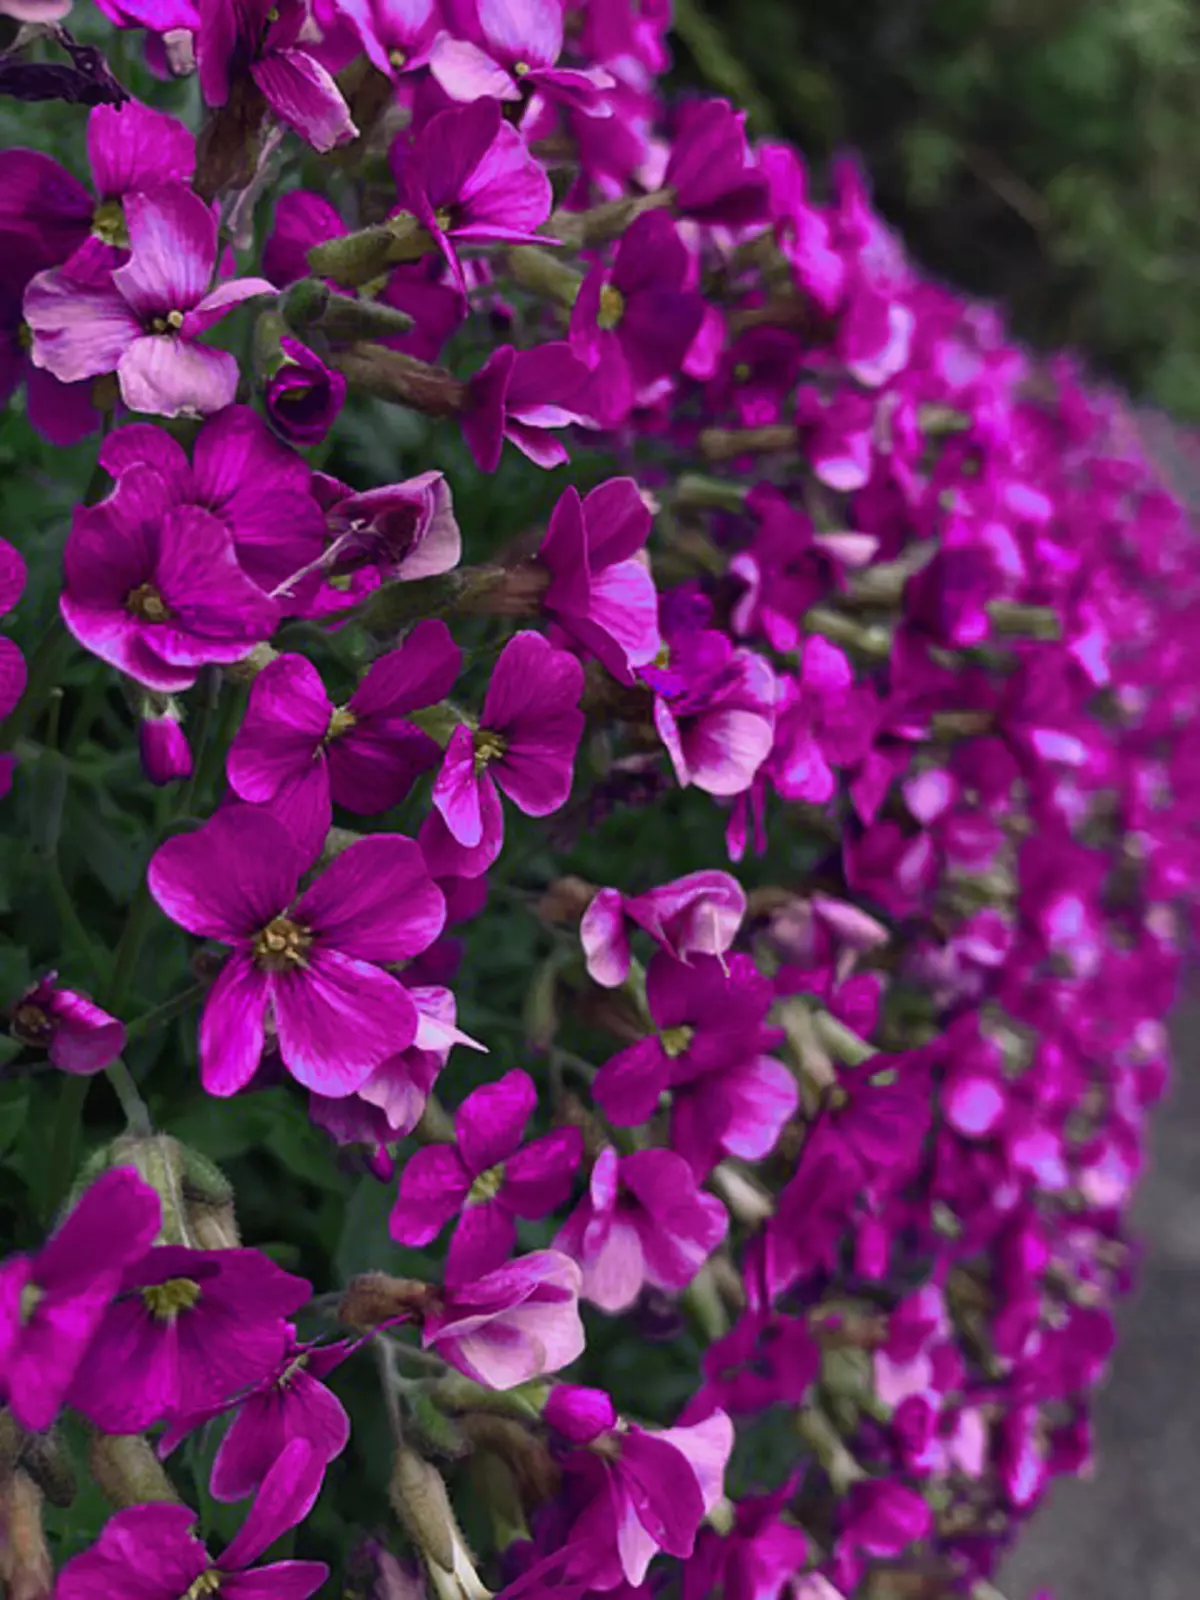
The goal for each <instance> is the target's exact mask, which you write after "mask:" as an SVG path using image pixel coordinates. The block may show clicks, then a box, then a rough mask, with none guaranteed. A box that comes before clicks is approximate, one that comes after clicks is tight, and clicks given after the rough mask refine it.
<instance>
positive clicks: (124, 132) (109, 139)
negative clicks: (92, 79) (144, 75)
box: [87, 100, 196, 199]
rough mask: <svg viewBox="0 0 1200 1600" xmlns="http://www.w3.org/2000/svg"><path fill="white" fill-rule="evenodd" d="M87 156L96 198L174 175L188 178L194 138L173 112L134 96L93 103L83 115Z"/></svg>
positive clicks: (184, 180)
mask: <svg viewBox="0 0 1200 1600" xmlns="http://www.w3.org/2000/svg"><path fill="white" fill-rule="evenodd" d="M87 143H88V160H89V162H90V163H91V167H92V181H93V182H94V183H95V185H96V193H97V194H98V195H99V196H100V197H101V199H119V198H120V197H121V196H122V195H126V194H128V193H130V191H132V190H135V189H153V188H157V187H158V186H159V185H160V184H163V183H168V182H170V181H172V180H177V181H179V182H182V183H190V182H191V178H192V173H193V172H194V171H195V168H196V140H195V138H194V137H193V135H192V133H191V130H190V129H188V128H186V127H184V125H183V123H182V122H180V121H179V120H178V118H176V117H172V116H168V115H167V113H166V112H165V111H156V110H154V108H153V107H152V106H146V105H142V103H141V101H139V100H129V101H127V102H126V103H125V104H124V105H123V106H97V107H96V108H95V109H94V110H93V111H92V112H91V114H90V115H89V117H88V130H87Z"/></svg>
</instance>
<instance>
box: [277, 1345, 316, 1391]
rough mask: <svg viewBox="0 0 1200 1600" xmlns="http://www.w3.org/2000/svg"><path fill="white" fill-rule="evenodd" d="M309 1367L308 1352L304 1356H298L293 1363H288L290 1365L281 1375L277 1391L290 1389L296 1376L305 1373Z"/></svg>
mask: <svg viewBox="0 0 1200 1600" xmlns="http://www.w3.org/2000/svg"><path fill="white" fill-rule="evenodd" d="M307 1365H308V1351H307V1350H306V1351H305V1352H304V1354H303V1355H299V1356H297V1357H296V1359H295V1360H294V1361H291V1362H289V1363H288V1365H287V1366H286V1367H285V1368H284V1369H283V1371H282V1372H281V1373H280V1374H279V1381H278V1383H276V1385H275V1387H276V1388H277V1389H287V1388H289V1387H290V1385H291V1382H292V1379H293V1378H294V1377H295V1376H296V1374H297V1373H298V1372H303V1371H304V1369H305V1367H306V1366H307Z"/></svg>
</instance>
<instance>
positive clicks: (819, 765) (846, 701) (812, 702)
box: [768, 634, 879, 805]
mask: <svg viewBox="0 0 1200 1600" xmlns="http://www.w3.org/2000/svg"><path fill="white" fill-rule="evenodd" d="M779 690H780V692H779V698H778V700H777V702H776V708H775V744H774V748H773V749H772V752H771V756H770V760H769V763H768V768H769V772H770V776H771V780H772V782H773V783H774V785H775V788H776V789H777V790H778V791H779V793H780V794H781V795H782V796H783V798H784V799H785V800H805V801H807V802H808V803H809V804H810V805H823V804H824V803H825V802H826V801H827V800H831V799H832V798H833V795H834V792H835V790H836V787H837V777H836V775H835V770H834V769H835V768H847V767H855V766H857V765H858V764H859V762H861V761H862V760H863V759H864V757H865V756H866V754H867V752H868V751H869V750H870V748H871V745H872V743H873V741H874V738H875V734H876V729H877V726H878V721H879V713H878V704H877V701H876V699H875V695H874V693H873V691H872V690H870V689H869V688H867V687H866V686H859V685H856V684H855V681H854V669H853V668H852V667H851V665H850V662H849V659H848V658H847V656H846V655H845V653H844V652H843V651H842V650H839V649H838V647H837V645H835V644H830V643H829V641H828V640H827V639H822V638H821V637H820V635H819V634H811V635H809V637H808V638H806V639H805V641H804V645H803V650H802V655H801V663H800V671H799V673H798V674H797V675H796V677H795V678H781V679H779Z"/></svg>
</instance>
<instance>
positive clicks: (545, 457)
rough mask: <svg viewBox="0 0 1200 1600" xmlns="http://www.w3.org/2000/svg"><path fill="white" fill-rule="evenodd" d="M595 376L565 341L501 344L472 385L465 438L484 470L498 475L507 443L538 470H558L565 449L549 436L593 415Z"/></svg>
mask: <svg viewBox="0 0 1200 1600" xmlns="http://www.w3.org/2000/svg"><path fill="white" fill-rule="evenodd" d="M591 384H592V377H591V374H590V373H589V372H588V369H587V368H586V367H585V366H584V364H583V362H582V361H580V359H579V358H578V356H577V355H576V354H575V352H574V351H573V350H572V349H571V346H570V345H569V344H567V343H566V341H565V340H563V341H556V342H553V343H550V344H540V345H535V346H534V348H533V349H532V350H514V349H513V347H512V346H511V345H507V344H505V345H501V346H500V348H499V349H498V350H496V351H494V352H493V353H492V355H490V356H489V357H488V359H487V361H486V363H485V364H484V365H483V366H482V367H481V368H480V369H479V371H478V372H477V373H476V374H475V376H474V377H473V378H472V379H471V382H470V396H471V404H470V407H469V409H468V410H467V412H466V413H465V414H464V416H463V417H462V419H461V422H462V431H463V438H464V439H465V440H466V441H467V448H468V449H469V450H470V452H471V455H472V456H473V457H474V459H475V465H476V466H477V467H478V468H479V470H480V471H481V472H495V470H496V468H497V467H498V466H499V465H500V456H501V453H502V452H503V450H504V441H505V439H507V440H508V441H509V443H510V444H513V445H515V446H516V447H517V449H518V450H519V451H520V452H521V454H522V455H524V456H527V457H528V458H529V460H530V461H532V462H533V463H534V465H535V466H538V467H546V468H549V467H559V466H562V464H563V462H564V461H566V460H567V449H566V446H565V445H564V444H563V443H562V442H561V441H560V440H558V439H551V438H549V437H548V435H549V434H550V433H552V432H554V431H556V430H557V429H559V428H568V427H570V426H571V425H572V424H573V423H579V422H585V421H586V420H587V418H588V416H589V415H590V409H591V399H590V391H591Z"/></svg>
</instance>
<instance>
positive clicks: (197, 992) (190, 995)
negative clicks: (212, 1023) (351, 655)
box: [125, 983, 208, 1039]
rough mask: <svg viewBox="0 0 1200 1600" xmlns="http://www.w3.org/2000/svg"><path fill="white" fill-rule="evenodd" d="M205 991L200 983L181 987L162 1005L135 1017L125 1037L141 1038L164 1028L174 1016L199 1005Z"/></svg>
mask: <svg viewBox="0 0 1200 1600" xmlns="http://www.w3.org/2000/svg"><path fill="white" fill-rule="evenodd" d="M207 992H208V991H207V989H206V988H205V986H204V984H202V983H193V984H192V985H191V987H190V988H188V989H181V990H180V992H179V993H178V994H177V995H173V996H172V997H171V999H170V1000H164V1001H163V1003H162V1005H160V1006H155V1007H154V1009H153V1010H151V1011H146V1012H143V1014H142V1015H141V1016H140V1017H135V1018H134V1020H133V1021H132V1022H131V1023H130V1024H129V1026H128V1027H127V1028H126V1030H125V1037H126V1038H127V1039H142V1038H145V1036H146V1035H147V1034H148V1033H156V1032H157V1031H158V1030H159V1028H165V1027H166V1026H167V1024H168V1023H170V1022H174V1020H175V1018H176V1017H182V1016H184V1015H185V1014H186V1013H187V1012H189V1011H190V1010H191V1009H192V1007H193V1006H197V1005H199V1004H200V1002H201V1000H203V999H204V996H205V995H206V994H207Z"/></svg>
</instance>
